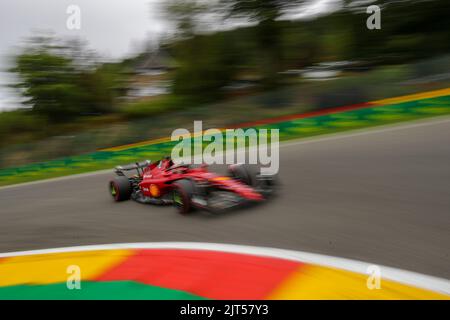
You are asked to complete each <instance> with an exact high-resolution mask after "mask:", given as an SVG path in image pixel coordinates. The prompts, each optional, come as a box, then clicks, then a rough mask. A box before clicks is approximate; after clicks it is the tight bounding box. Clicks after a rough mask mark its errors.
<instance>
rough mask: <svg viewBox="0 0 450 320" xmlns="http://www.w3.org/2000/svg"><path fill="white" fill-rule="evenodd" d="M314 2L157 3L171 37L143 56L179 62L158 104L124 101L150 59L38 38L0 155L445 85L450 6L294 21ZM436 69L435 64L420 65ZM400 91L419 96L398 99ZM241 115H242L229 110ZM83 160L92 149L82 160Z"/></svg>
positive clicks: (339, 12)
mask: <svg viewBox="0 0 450 320" xmlns="http://www.w3.org/2000/svg"><path fill="white" fill-rule="evenodd" d="M311 3H312V1H309V0H298V1H297V0H294V1H289V0H214V1H206V0H168V1H161V5H162V8H163V9H164V10H163V13H164V17H165V19H166V20H167V22H168V24H169V25H172V26H173V27H174V29H175V32H174V33H172V34H170V33H168V34H167V35H166V36H164V38H162V39H161V41H160V43H159V44H158V48H150V49H148V48H149V47H147V48H146V49H145V50H146V51H149V50H155V51H158V50H161V49H162V50H163V51H164V52H165V53H167V56H170V59H171V60H173V62H174V63H172V61H171V63H170V66H169V68H168V69H169V71H168V72H166V73H165V74H164V76H163V77H166V78H164V79H162V80H163V81H166V82H167V83H170V86H169V87H170V93H169V94H165V95H162V96H159V97H150V98H149V97H144V98H142V97H139V98H137V99H135V98H133V97H131V98H130V97H129V96H127V91H128V88H129V86H130V83H132V82H133V77H135V76H136V74H137V73H139V70H138V69H139V68H138V66H139V65H140V64H142V60H145V57H148V52H139V53H138V54H137V55H136V57H132V58H127V59H125V60H123V61H121V62H117V63H105V62H101V59H100V58H99V57H98V56H97V55H96V54H95V53H94V52H92V51H91V50H89V49H88V48H87V45H86V44H85V43H84V42H83V41H80V40H76V39H75V40H74V39H71V40H67V39H66V40H65V41H61V40H58V39H55V38H54V37H46V36H38V37H34V38H32V39H30V40H29V41H28V44H27V46H26V47H25V48H24V49H23V50H22V51H21V52H20V53H19V54H18V55H17V56H16V58H15V66H14V68H12V70H11V71H13V72H15V73H16V74H17V75H18V76H19V79H20V82H19V83H17V84H16V85H15V86H16V87H17V88H18V89H19V91H20V93H21V94H22V95H23V97H24V98H25V101H24V104H25V106H26V107H27V109H24V110H20V111H11V112H1V113H0V146H2V147H3V146H4V145H6V144H11V143H23V142H33V140H34V141H35V140H38V139H42V138H43V137H49V136H57V135H62V136H65V135H72V133H74V134H75V133H76V132H77V131H78V132H81V131H85V130H90V129H93V130H97V129H98V128H100V127H101V126H105V127H106V126H108V125H111V124H112V123H114V125H115V124H117V123H119V124H118V125H119V126H130V127H132V128H134V127H135V124H132V122H133V123H134V122H135V121H137V120H138V119H137V118H139V119H140V118H143V119H142V121H144V122H145V123H147V122H146V121H147V120H149V121H150V120H152V121H153V120H154V119H156V118H157V119H161V120H158V121H157V122H158V124H161V126H162V125H163V123H162V122H164V121H166V120H165V119H166V118H169V117H167V114H168V113H170V115H171V117H170V118H171V119H170V127H172V128H173V127H177V126H179V125H178V124H177V123H176V122H177V121H178V122H181V121H182V120H181V118H182V117H181V115H180V114H181V113H182V112H187V113H190V112H194V111H193V110H202V111H201V113H200V114H199V115H198V116H197V119H198V117H202V118H206V117H210V118H214V117H215V118H217V119H219V118H220V119H222V118H223V115H224V114H225V113H226V112H225V111H226V109H230V110H231V109H233V112H232V113H233V119H234V120H236V118H237V120H240V119H241V118H242V116H243V114H241V113H240V112H241V111H239V110H243V111H242V113H245V116H246V117H252V118H260V117H262V116H263V114H266V112H269V111H270V112H271V113H270V116H276V115H277V114H280V113H283V114H284V113H287V112H302V111H305V110H308V111H310V110H312V109H318V108H328V107H331V106H333V105H335V104H336V103H337V104H340V103H344V102H348V101H350V102H351V103H353V102H355V103H357V102H363V101H359V100H366V99H370V98H374V97H376V98H383V97H388V96H391V95H395V94H402V93H403V91H405V92H414V91H415V90H424V89H425V90H426V88H424V87H420V86H421V83H422V82H421V81H423V80H421V79H420V78H423V77H427V78H428V79H443V82H445V81H446V80H447V79H448V78H446V77H447V76H446V75H445V74H446V73H449V72H450V70H449V67H450V66H449V64H448V58H444V59H442V60H437V59H431V58H433V57H442V56H445V55H446V54H448V53H449V52H450V19H448V17H447V14H448V12H449V9H450V2H449V1H448V0H417V1H413V0H390V1H387V0H377V1H356V0H351V1H349V0H345V1H342V2H341V3H342V4H343V5H342V6H341V7H340V8H335V9H336V10H334V11H330V12H326V13H321V14H315V15H313V16H308V17H304V18H302V19H292V18H289V14H291V13H292V12H294V11H295V12H297V13H298V12H300V13H301V12H302V10H306V9H305V8H307V6H308V5H310V4H311ZM371 4H376V5H379V6H380V7H381V10H382V11H381V29H380V30H369V29H367V27H366V20H367V18H368V14H367V13H366V8H367V6H369V5H371ZM235 22H244V23H243V24H239V23H238V24H236V25H233V23H235ZM429 60H433V61H435V62H433V64H432V65H431V64H430V63H429V62H424V63H417V62H418V61H429ZM342 61H346V62H349V63H351V67H346V68H340V69H338V70H339V71H342V72H341V74H340V76H339V79H338V80H339V81H335V82H333V81H327V82H326V83H325V82H320V83H314V84H312V82H311V81H309V80H307V79H304V78H302V77H300V76H299V74H302V72H304V70H305V68H310V67H319V69H320V67H322V66H323V63H327V62H328V63H331V64H329V65H332V64H333V63H336V62H342ZM321 63H322V65H320V64H321ZM332 68H333V67H331V69H332ZM385 70H387V71H385ZM286 71H293V72H286ZM144 77H145V76H144ZM159 80H161V79H159ZM341 80H342V81H341ZM408 81H410V82H408ZM430 81H434V80H430ZM136 83H137V84H139V85H143V82H139V81H135V82H134V84H136ZM344 83H345V88H344V86H343V84H344ZM405 83H407V84H408V85H412V86H417V87H415V88H414V90H413V89H411V88H409V89H408V90H403V89H402V88H403V87H402V86H403V85H404V84H405ZM388 84H389V85H388ZM435 84H437V82H435ZM145 85H151V84H150V82H149V83H146V84H145ZM355 86H358V88H354V87H355ZM280 87H281V88H280ZM139 88H140V87H139ZM242 88H244V90H243V89H242ZM249 88H250V89H249ZM319 89H320V90H319ZM242 92H243V93H242ZM236 96H245V97H248V98H249V101H250V100H251V101H252V103H250V104H249V105H250V106H251V107H249V109H246V105H245V103H237V102H233V101H231V100H230V97H232V98H235V97H236ZM300 96H301V99H300V98H298V97H300ZM292 97H296V98H295V99H294V98H292ZM236 101H239V100H236ZM253 102H254V103H253ZM238 104H239V108H237V107H236V108H235V107H232V106H235V105H238ZM294 104H295V106H294ZM217 105H220V107H218V108H217V107H214V106H217ZM284 106H287V107H284ZM300 107H301V108H300ZM283 108H284V109H283ZM289 108H292V109H289ZM238 109H239V110H238ZM262 109H264V110H262ZM282 109H283V110H282ZM195 112H196V111H195ZM195 112H194V113H195ZM230 112H231V111H230ZM267 115H269V114H267ZM144 118H148V119H144ZM248 120H251V119H248ZM167 121H169V120H167ZM212 122H214V121H212ZM230 122H231V119H230ZM151 126H152V127H155V124H154V123H153V122H152V125H151ZM167 126H169V124H167ZM142 127H145V126H144V125H143V126H142ZM102 128H103V127H102ZM149 130H150V129H148V130H144V129H142V133H141V131H140V132H139V134H132V135H130V136H129V138H127V141H125V142H127V143H128V142H133V141H134V140H136V139H146V138H147V137H148V136H153V135H154V134H155V135H156V134H158V135H161V134H163V133H162V131H161V128H159V129H158V130H157V131H156V133H153V132H149ZM118 132H119V131H118ZM110 134H111V132H109V131H108V135H110ZM100 140H101V139H100ZM64 141H65V140H64ZM83 141H90V140H89V139H88V138H86V139H85V140H83ZM102 141H103V140H102ZM122 142H123V141H122V140H114V141H111V143H122ZM64 143H66V142H64ZM83 143H84V142H83ZM103 143H104V141H103V142H102V143H101V144H99V145H102V144H103ZM80 144H81V143H80ZM87 149H89V150H91V147H89V148H86V149H83V150H87ZM72 150H73V149H72ZM80 150H81V149H80ZM0 151H1V150H0Z"/></svg>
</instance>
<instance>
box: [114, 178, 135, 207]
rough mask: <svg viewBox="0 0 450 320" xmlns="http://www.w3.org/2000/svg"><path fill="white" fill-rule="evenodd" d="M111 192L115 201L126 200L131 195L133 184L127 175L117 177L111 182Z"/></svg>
mask: <svg viewBox="0 0 450 320" xmlns="http://www.w3.org/2000/svg"><path fill="white" fill-rule="evenodd" d="M109 192H110V194H111V196H112V197H113V199H114V201H117V202H119V201H125V200H129V199H130V197H131V185H130V181H129V180H128V178H127V177H115V178H114V179H113V180H111V181H110V182H109Z"/></svg>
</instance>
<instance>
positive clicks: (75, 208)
mask: <svg viewBox="0 0 450 320" xmlns="http://www.w3.org/2000/svg"><path fill="white" fill-rule="evenodd" d="M280 150H281V151H280V152H281V154H280V161H281V165H280V178H281V181H282V184H283V186H282V189H281V190H280V195H279V196H278V197H277V198H275V199H273V201H271V202H268V203H266V204H264V205H261V206H258V207H254V208H250V209H246V210H238V211H235V212H231V213H228V214H224V215H220V216H210V215H207V214H204V213H201V212H196V213H194V214H192V215H190V216H181V215H179V214H177V213H176V211H175V209H174V208H172V207H170V206H168V207H155V206H150V205H142V204H138V203H134V202H131V201H127V202H123V203H114V202H113V201H112V199H111V197H110V195H109V194H108V192H107V187H106V184H107V181H108V180H109V178H110V177H112V176H113V175H112V173H97V174H94V175H87V176H86V175H85V176H82V177H71V178H69V179H62V180H55V181H46V182H41V183H36V184H28V185H21V186H16V187H12V188H2V189H0V252H9V251H18V250H31V249H44V248H53V247H63V246H77V245H88V244H104V243H123V242H152V241H198V242H215V243H233V244H244V245H256V246H266V247H275V248H283V249H292V250H301V251H309V252H314V253H320V254H325V255H331V256H338V257H343V258H349V259H355V260H362V261H366V262H371V263H375V264H377V263H378V264H381V265H386V266H391V267H396V268H401V269H406V270H411V271H415V272H420V273H424V274H428V275H433V276H438V277H442V278H446V279H450V119H449V118H444V119H440V120H439V119H437V120H432V121H431V122H430V121H427V122H423V123H416V124H409V125H408V124H407V125H404V124H403V125H401V126H398V127H385V128H383V127H380V128H376V129H372V130H370V131H368V132H363V133H352V132H350V133H346V134H344V135H338V136H331V137H319V138H316V139H312V140H308V141H303V142H302V141H300V142H298V143H289V144H287V145H284V146H283V147H282V148H281V149H280Z"/></svg>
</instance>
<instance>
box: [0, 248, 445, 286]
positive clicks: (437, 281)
mask: <svg viewBox="0 0 450 320" xmlns="http://www.w3.org/2000/svg"><path fill="white" fill-rule="evenodd" d="M117 249H181V250H209V251H220V252H230V253H240V254H248V255H256V256H263V257H273V258H279V259H286V260H291V261H297V262H303V263H310V264H315V265H320V266H325V267H332V268H337V269H343V270H347V271H352V272H356V273H360V274H366V273H367V268H368V267H369V266H371V265H373V264H372V263H368V262H363V261H357V260H350V259H344V258H338V257H332V256H327V255H321V254H316V253H309V252H304V251H294V250H285V249H277V248H268V247H255V246H244V245H234V244H219V243H203V242H143V243H117V244H103V245H90V246H77V247H65V248H54V249H42V250H31V251H19V252H8V253H0V258H8V257H16V256H28V255H36V254H49V253H67V252H79V251H93V250H117ZM377 266H378V267H379V268H380V270H381V276H382V278H384V279H389V280H393V281H396V282H399V283H403V284H407V285H410V286H414V287H418V288H423V289H428V290H431V291H434V292H439V293H443V294H446V295H450V281H449V280H447V279H443V278H438V277H433V276H428V275H424V274H420V273H416V272H411V271H406V270H401V269H396V268H391V267H386V266H381V265H377Z"/></svg>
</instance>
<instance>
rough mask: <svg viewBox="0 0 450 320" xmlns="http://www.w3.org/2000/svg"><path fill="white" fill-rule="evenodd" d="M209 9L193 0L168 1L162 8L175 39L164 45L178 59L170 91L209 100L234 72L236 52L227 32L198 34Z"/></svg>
mask: <svg viewBox="0 0 450 320" xmlns="http://www.w3.org/2000/svg"><path fill="white" fill-rule="evenodd" d="M210 10H211V8H210V7H209V6H208V5H207V4H206V3H199V2H197V1H192V0H171V1H169V2H167V3H165V7H164V11H165V14H166V17H167V18H168V20H169V21H170V22H171V23H173V24H174V26H175V38H174V39H173V41H172V42H171V44H166V47H167V49H168V50H169V51H171V52H172V54H173V55H174V57H175V59H176V60H177V69H176V71H175V76H174V79H173V81H174V84H173V92H174V93H175V94H178V95H182V96H193V97H195V98H196V99H197V100H201V101H208V100H212V99H216V98H218V97H219V96H220V93H221V91H220V89H221V88H222V87H223V86H225V85H226V84H227V83H228V82H229V81H230V78H231V75H232V74H233V68H234V65H235V63H234V60H235V55H234V54H233V43H232V42H230V41H229V40H230V39H229V35H227V34H225V33H221V32H218V33H214V34H209V35H205V34H203V35H201V34H199V33H200V30H199V28H200V27H199V25H200V24H201V21H202V19H203V17H204V15H205V14H207V13H208V12H210Z"/></svg>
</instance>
